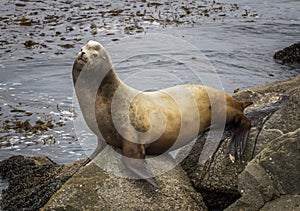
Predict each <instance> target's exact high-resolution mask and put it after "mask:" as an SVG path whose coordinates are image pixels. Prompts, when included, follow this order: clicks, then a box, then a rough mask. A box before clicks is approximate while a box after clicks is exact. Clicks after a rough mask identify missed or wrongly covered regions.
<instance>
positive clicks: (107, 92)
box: [99, 68, 127, 98]
mask: <svg viewBox="0 0 300 211" xmlns="http://www.w3.org/2000/svg"><path fill="white" fill-rule="evenodd" d="M124 87H127V86H126V85H125V84H124V83H123V82H122V81H121V79H120V78H119V77H118V75H117V74H116V72H115V70H114V69H113V68H112V69H111V70H110V71H109V72H108V73H107V74H106V75H105V77H104V78H103V80H102V81H101V85H100V87H99V92H100V93H99V94H101V96H102V97H106V98H107V97H109V98H111V97H113V95H114V93H115V92H116V90H117V89H120V88H124Z"/></svg>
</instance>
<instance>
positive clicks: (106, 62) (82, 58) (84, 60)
mask: <svg viewBox="0 0 300 211" xmlns="http://www.w3.org/2000/svg"><path fill="white" fill-rule="evenodd" d="M111 69H112V62H111V59H110V57H109V55H108V53H107V51H106V50H105V48H104V47H103V46H102V45H101V44H100V43H99V42H96V41H93V40H90V41H89V42H88V43H87V44H85V45H84V46H83V47H82V48H81V50H80V52H78V53H77V56H76V58H75V62H74V64H73V71H72V74H73V82H74V84H75V82H76V81H77V79H78V77H79V74H81V73H82V72H85V75H87V74H88V76H89V78H93V77H97V78H99V77H100V76H101V75H106V74H107V73H108V72H109V71H110V70H111Z"/></svg>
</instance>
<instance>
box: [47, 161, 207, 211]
mask: <svg viewBox="0 0 300 211" xmlns="http://www.w3.org/2000/svg"><path fill="white" fill-rule="evenodd" d="M153 162H155V163H152V164H155V165H160V166H161V167H162V168H164V167H166V168H167V166H168V165H171V164H172V162H173V159H172V158H171V157H170V156H165V157H164V159H163V160H156V161H153ZM97 164H98V165H99V163H98V162H97ZM98 165H96V164H95V163H89V164H87V165H86V166H84V167H82V168H81V169H80V170H79V171H78V172H77V173H76V174H75V175H74V176H73V177H72V178H70V179H69V180H68V181H67V182H66V183H65V184H64V185H63V186H62V188H61V189H60V190H59V191H58V192H57V193H55V194H54V195H53V196H52V197H51V199H50V200H49V202H48V203H47V204H46V205H45V206H44V207H43V208H42V210H44V211H45V210H207V208H206V206H205V204H204V203H203V201H202V197H201V195H200V194H199V193H197V192H196V191H195V190H194V189H193V187H192V186H191V183H190V181H189V179H188V177H187V176H186V174H185V173H184V171H183V170H182V169H181V167H180V166H177V167H176V168H174V169H172V170H171V171H168V172H167V173H165V174H163V175H161V176H158V177H156V178H157V181H158V183H159V184H160V187H159V188H155V187H154V186H152V185H151V184H149V183H148V182H146V181H144V180H134V179H127V178H121V177H117V176H115V175H113V174H108V173H107V172H106V171H104V170H102V168H100V167H98ZM109 165H111V166H110V167H111V168H112V169H113V170H115V169H114V168H116V171H118V170H120V171H122V172H125V174H130V173H129V172H127V169H125V167H124V166H123V165H122V164H121V163H120V162H116V163H114V161H112V163H109Z"/></svg>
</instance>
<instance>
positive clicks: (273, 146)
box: [226, 129, 300, 210]
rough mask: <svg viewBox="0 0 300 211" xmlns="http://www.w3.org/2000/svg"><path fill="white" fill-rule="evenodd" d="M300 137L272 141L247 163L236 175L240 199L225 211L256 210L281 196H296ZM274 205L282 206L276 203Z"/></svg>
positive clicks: (299, 190) (299, 183)
mask: <svg viewBox="0 0 300 211" xmlns="http://www.w3.org/2000/svg"><path fill="white" fill-rule="evenodd" d="M299 137H300V129H298V130H296V131H295V132H290V133H287V134H285V135H283V136H281V137H279V138H277V139H274V140H273V141H272V142H270V143H269V144H268V146H267V147H266V148H265V149H264V150H263V151H262V152H261V153H260V154H259V155H258V156H256V158H255V159H254V160H252V161H251V162H249V163H248V165H247V166H246V169H245V170H244V171H243V172H242V173H241V174H240V175H239V180H238V186H239V191H240V193H242V197H241V198H240V199H238V200H237V201H236V202H235V203H234V204H232V205H231V206H230V207H228V208H227V209H226V210H259V209H260V208H261V207H263V206H264V205H265V203H266V202H269V201H272V200H274V199H276V198H279V197H280V196H281V195H283V194H296V195H299V194H300V163H299V160H300V139H299ZM274 203H275V202H274ZM274 203H269V205H268V206H271V205H270V204H274ZM275 204H277V205H276V206H283V205H282V204H280V203H278V201H277V202H276V203H275ZM298 204H299V199H298ZM268 206H267V207H268Z"/></svg>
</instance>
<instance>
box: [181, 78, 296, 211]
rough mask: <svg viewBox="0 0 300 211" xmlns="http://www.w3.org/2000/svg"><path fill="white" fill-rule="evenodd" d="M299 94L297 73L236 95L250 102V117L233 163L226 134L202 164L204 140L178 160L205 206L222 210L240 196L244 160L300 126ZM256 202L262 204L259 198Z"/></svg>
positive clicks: (251, 157) (250, 158) (294, 173)
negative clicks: (246, 135)
mask: <svg viewBox="0 0 300 211" xmlns="http://www.w3.org/2000/svg"><path fill="white" fill-rule="evenodd" d="M299 93H300V76H298V77H295V78H293V79H291V80H286V81H282V82H277V83H273V84H268V85H265V86H260V87H255V88H252V89H248V90H245V91H243V92H240V93H238V94H236V98H238V99H243V100H249V99H251V100H252V101H253V102H254V105H253V106H251V107H249V108H248V110H247V111H246V113H247V116H248V117H249V118H250V119H251V120H252V129H251V132H250V135H249V138H248V142H247V147H246V150H245V152H244V154H243V156H242V157H241V159H240V160H238V161H237V162H235V163H231V161H230V159H229V157H228V150H229V143H230V133H229V135H225V137H226V138H225V139H224V140H223V141H222V142H221V143H220V145H219V146H218V148H217V151H216V152H215V153H214V154H213V155H212V157H211V159H208V160H207V161H206V162H205V163H199V157H200V153H201V150H202V149H203V146H204V144H205V139H204V138H202V139H200V140H198V141H197V143H196V144H195V146H194V148H193V149H192V151H191V153H190V155H189V156H188V157H187V158H186V159H185V160H184V161H183V162H182V166H183V168H184V169H185V170H186V172H187V173H188V175H189V177H190V179H191V181H192V183H193V185H194V186H195V188H196V189H197V190H198V191H199V192H201V194H202V195H203V198H204V200H205V202H206V204H207V206H208V207H209V208H217V209H224V208H226V207H227V206H228V205H230V204H231V203H233V202H234V201H235V200H237V199H238V198H239V197H241V190H239V188H238V186H239V185H238V184H239V183H238V181H239V177H238V176H239V175H240V174H241V172H243V171H244V169H245V168H246V166H248V165H247V164H248V162H250V161H251V160H252V159H253V158H254V157H255V156H257V155H258V154H259V153H260V152H261V151H262V150H264V149H265V148H266V146H268V144H269V143H270V142H272V140H274V139H276V138H278V137H280V136H282V135H284V134H286V133H289V132H293V131H295V130H297V129H299V128H300V122H299V119H300V116H299V112H298V109H297V108H299V106H300V105H299V98H300V96H299ZM289 150H292V149H287V152H288V151H289ZM182 153H183V154H184V153H185V152H182ZM298 153H299V152H298ZM180 154H181V153H179V155H178V156H180ZM285 167H287V166H281V168H282V171H283V172H285ZM299 169H300V168H296V167H295V170H294V171H293V172H291V175H290V176H291V177H296V176H297V175H298V174H299V172H297V170H299ZM286 171H288V170H286ZM298 186H299V183H298ZM220 196H223V197H220ZM253 197H255V196H253ZM252 203H255V202H254V201H252ZM256 203H257V204H259V203H262V205H263V204H264V202H263V201H261V202H256Z"/></svg>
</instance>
